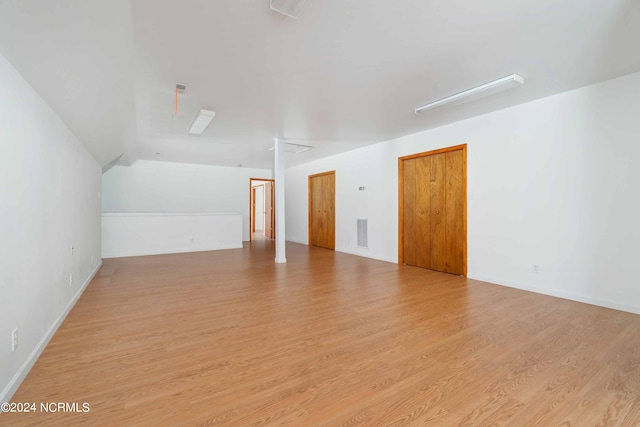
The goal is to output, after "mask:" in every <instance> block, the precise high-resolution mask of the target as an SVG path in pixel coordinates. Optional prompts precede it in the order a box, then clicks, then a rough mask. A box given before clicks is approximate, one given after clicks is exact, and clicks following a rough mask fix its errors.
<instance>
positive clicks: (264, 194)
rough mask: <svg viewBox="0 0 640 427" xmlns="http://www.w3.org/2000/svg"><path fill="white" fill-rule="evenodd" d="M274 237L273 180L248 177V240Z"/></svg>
mask: <svg viewBox="0 0 640 427" xmlns="http://www.w3.org/2000/svg"><path fill="white" fill-rule="evenodd" d="M275 238H276V204H275V180H273V179H267V178H249V240H250V241H251V240H264V239H275Z"/></svg>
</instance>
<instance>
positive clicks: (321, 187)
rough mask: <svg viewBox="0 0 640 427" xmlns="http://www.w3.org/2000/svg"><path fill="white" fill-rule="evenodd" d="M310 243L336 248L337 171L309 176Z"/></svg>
mask: <svg viewBox="0 0 640 427" xmlns="http://www.w3.org/2000/svg"><path fill="white" fill-rule="evenodd" d="M309 203H310V205H309V210H310V215H309V244H310V245H312V246H320V247H323V248H328V249H334V248H335V234H336V233H335V173H329V174H322V175H317V176H310V177H309Z"/></svg>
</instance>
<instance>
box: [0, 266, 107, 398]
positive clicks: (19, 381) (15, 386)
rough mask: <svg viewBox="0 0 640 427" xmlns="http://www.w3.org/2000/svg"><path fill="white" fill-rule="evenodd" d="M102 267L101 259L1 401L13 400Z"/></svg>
mask: <svg viewBox="0 0 640 427" xmlns="http://www.w3.org/2000/svg"><path fill="white" fill-rule="evenodd" d="M100 267H102V260H100V262H99V263H98V265H97V266H96V268H95V270H93V272H92V273H91V274H90V275H89V277H88V278H87V280H85V282H84V283H83V284H82V286H81V287H80V289H78V291H77V292H76V294H75V295H74V296H73V298H71V301H69V304H67V306H66V307H65V309H64V311H63V312H62V314H60V316H58V318H57V319H56V321H55V322H54V323H53V325H51V327H50V328H49V330H48V331H47V333H46V334H44V336H43V337H42V339H41V340H40V342H39V343H38V345H37V346H36V347H35V348H34V349H33V351H32V352H31V354H29V357H28V358H27V360H25V361H24V363H23V364H22V366H21V367H20V369H19V370H18V372H16V374H15V375H14V376H13V378H11V381H9V384H7V386H6V387H5V388H4V390H2V393H0V402H8V401H10V400H11V398H12V397H13V395H14V394H15V392H16V391H17V390H18V387H20V384H22V382H23V381H24V379H25V378H26V377H27V374H29V371H31V368H33V365H35V363H36V361H37V360H38V358H39V357H40V355H41V354H42V352H43V351H44V349H45V348H46V347H47V344H49V341H51V338H53V336H54V335H55V333H56V331H57V330H58V328H59V327H60V325H62V322H64V319H66V317H67V315H68V314H69V312H70V311H71V309H72V308H73V306H74V305H76V302H77V301H78V299H79V298H80V296H81V295H82V293H83V292H84V290H85V289H86V288H87V286H88V285H89V283H91V280H93V278H94V277H95V275H96V273H98V270H100Z"/></svg>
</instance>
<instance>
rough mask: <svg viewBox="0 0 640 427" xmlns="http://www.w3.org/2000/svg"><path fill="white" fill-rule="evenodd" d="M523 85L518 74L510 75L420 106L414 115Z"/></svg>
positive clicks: (521, 78) (522, 80)
mask: <svg viewBox="0 0 640 427" xmlns="http://www.w3.org/2000/svg"><path fill="white" fill-rule="evenodd" d="M523 84H524V78H523V77H522V76H520V75H518V74H511V75H509V76H506V77H503V78H501V79H498V80H494V81H492V82H489V83H485V84H483V85H480V86H476V87H474V88H472V89H469V90H465V91H464V92H460V93H456V94H455V95H451V96H447V97H446V98H442V99H439V100H437V101H434V102H430V103H428V104H425V105H421V106H419V107H416V110H415V112H416V114H420V113H421V112H423V111H425V110H428V109H430V108H436V107H440V106H441V105H444V104H449V103H451V102H455V101H460V100H463V99H464V100H467V101H470V100H471V99H475V98H480V97H482V96H487V95H491V94H494V93H497V92H501V91H503V90H506V89H511V88H513V87H516V86H520V85H523Z"/></svg>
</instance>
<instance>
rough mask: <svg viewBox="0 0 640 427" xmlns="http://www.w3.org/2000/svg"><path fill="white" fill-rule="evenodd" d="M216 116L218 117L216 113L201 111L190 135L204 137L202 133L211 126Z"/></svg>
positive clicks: (190, 130)
mask: <svg viewBox="0 0 640 427" xmlns="http://www.w3.org/2000/svg"><path fill="white" fill-rule="evenodd" d="M215 116H216V112H215V111H211V110H200V112H199V113H198V115H197V116H196V118H195V120H194V121H193V123H191V127H190V128H189V134H191V135H202V132H204V131H205V129H207V127H208V126H209V125H210V124H211V121H212V120H213V118H214V117H215Z"/></svg>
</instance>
